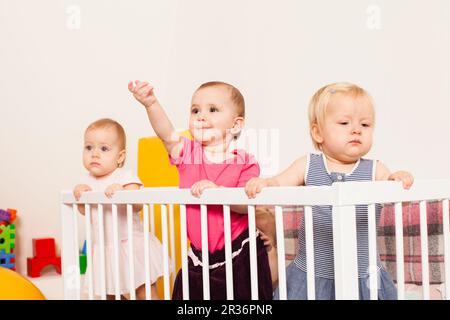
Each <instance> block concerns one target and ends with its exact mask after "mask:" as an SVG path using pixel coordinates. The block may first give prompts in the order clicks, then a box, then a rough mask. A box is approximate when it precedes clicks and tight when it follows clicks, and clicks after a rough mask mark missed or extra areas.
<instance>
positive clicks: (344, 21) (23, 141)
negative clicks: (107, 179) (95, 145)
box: [0, 0, 450, 274]
mask: <svg viewBox="0 0 450 320" xmlns="http://www.w3.org/2000/svg"><path fill="white" fill-rule="evenodd" d="M76 10H80V16H79V17H80V19H79V20H78V17H77V15H76ZM377 10H379V11H377ZM378 14H379V15H378ZM78 22H79V23H80V24H79V25H77V23H78ZM78 27H79V28H78ZM448 57H450V2H449V1H448V0H430V1H423V0H396V1H388V0H378V1H376V0H341V1H332V0H329V1H326V0H320V1H299V0H291V1H288V0H283V1H276V2H274V1H262V0H246V1H238V0H228V1H211V0H189V1H182V0H178V1H176V0H170V1H168V0H160V1H156V0H154V1H144V0H141V1H125V0H123V1H107V0H103V1H100V0H95V1H92V0H91V1H88V0H70V1H69V0H66V1H56V0H54V1H31V0H29V1H25V0H0V132H1V134H0V157H1V160H0V208H7V207H13V208H17V209H18V210H19V217H20V218H19V222H18V226H17V228H18V229H17V233H18V235H17V241H18V243H17V251H16V252H17V254H18V270H19V271H20V272H22V273H24V274H25V273H26V265H25V261H26V257H27V256H31V254H32V251H31V239H32V238H35V237H47V236H54V237H57V238H58V239H57V242H58V243H59V242H60V241H59V237H60V227H59V223H60V221H59V216H58V214H59V207H58V199H59V192H60V191H61V190H62V189H70V188H71V187H72V186H73V185H74V184H75V183H76V182H77V179H78V177H79V175H80V174H81V173H82V172H83V167H82V164H81V151H82V135H83V131H84V128H85V127H86V126H87V125H88V123H90V122H91V121H93V120H95V119H97V118H100V117H112V118H115V119H117V120H118V121H120V122H121V123H122V124H123V125H124V127H125V129H126V131H127V134H128V152H129V153H128V165H129V166H132V167H134V168H135V167H136V159H137V154H136V152H137V140H138V139H139V137H142V136H148V135H152V134H153V131H152V129H151V128H150V126H149V125H148V122H147V119H146V116H145V112H144V110H143V108H142V107H140V106H139V105H138V104H137V103H136V102H135V101H134V100H133V98H132V97H131V96H130V94H129V93H128V91H127V82H128V81H129V80H131V79H147V80H150V81H151V82H152V83H153V84H154V85H155V87H156V92H157V94H158V95H159V97H160V100H161V102H162V103H163V105H165V106H166V108H167V112H168V114H169V116H170V117H171V118H172V120H173V122H174V125H175V126H176V127H177V128H184V127H186V125H187V118H188V107H189V101H190V97H191V94H192V92H193V91H194V89H195V88H196V87H197V86H198V85H199V84H201V83H202V82H205V81H209V80H222V81H227V82H230V83H232V84H234V85H236V86H237V87H238V88H240V89H241V90H242V92H243V94H244V96H245V98H246V102H247V127H248V128H253V129H270V128H271V129H275V130H278V133H279V138H280V139H279V146H278V147H279V154H277V157H276V159H274V161H275V160H276V161H279V169H282V168H284V167H286V166H287V165H288V164H289V163H290V162H291V161H293V160H294V159H295V158H296V157H298V156H300V155H302V154H304V153H306V152H309V151H312V147H311V143H310V140H309V135H308V129H307V118H306V108H307V104H308V100H309V98H310V97H311V95H312V94H313V93H314V91H315V90H317V89H318V88H319V87H321V86H323V85H325V84H327V83H330V82H335V81H350V82H354V83H357V84H359V85H361V86H362V87H364V88H366V89H367V90H368V91H369V92H370V93H371V94H372V95H373V97H374V99H375V101H376V103H377V121H378V123H377V129H376V137H375V145H374V147H373V149H372V152H371V153H370V154H369V156H370V157H374V158H378V159H381V160H383V161H384V162H385V163H386V164H387V165H388V166H389V167H390V168H391V169H393V170H397V169H406V170H410V171H412V172H414V173H415V175H416V177H417V178H418V179H420V178H450V169H449V166H448V162H449V159H450V143H449V139H450V126H449V125H448V123H449V119H450V72H449V71H450V60H449V58H448Z"/></svg>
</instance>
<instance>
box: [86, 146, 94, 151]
mask: <svg viewBox="0 0 450 320" xmlns="http://www.w3.org/2000/svg"><path fill="white" fill-rule="evenodd" d="M84 149H86V150H87V151H91V150H92V146H84Z"/></svg>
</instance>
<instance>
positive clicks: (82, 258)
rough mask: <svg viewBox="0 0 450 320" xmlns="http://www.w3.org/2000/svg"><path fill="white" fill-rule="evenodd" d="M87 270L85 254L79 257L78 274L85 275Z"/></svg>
mask: <svg viewBox="0 0 450 320" xmlns="http://www.w3.org/2000/svg"><path fill="white" fill-rule="evenodd" d="M86 268H87V257H86V255H85V254H81V255H80V274H85V273H86Z"/></svg>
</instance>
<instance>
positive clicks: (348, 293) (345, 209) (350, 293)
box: [332, 183, 359, 300]
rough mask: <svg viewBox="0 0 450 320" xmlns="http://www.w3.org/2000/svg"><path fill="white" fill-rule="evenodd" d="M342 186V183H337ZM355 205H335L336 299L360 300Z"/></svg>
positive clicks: (337, 185) (338, 186) (337, 186)
mask: <svg viewBox="0 0 450 320" xmlns="http://www.w3.org/2000/svg"><path fill="white" fill-rule="evenodd" d="M335 185H336V188H340V185H342V183H338V184H335ZM355 211H356V208H355V206H338V205H335V206H333V213H332V214H333V247H334V275H335V290H336V299H337V300H342V299H351V300H358V298H359V291H358V255H357V241H356V220H355V216H356V215H355Z"/></svg>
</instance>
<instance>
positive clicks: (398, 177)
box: [388, 171, 414, 189]
mask: <svg viewBox="0 0 450 320" xmlns="http://www.w3.org/2000/svg"><path fill="white" fill-rule="evenodd" d="M388 180H393V181H401V182H402V184H403V188H404V189H409V188H411V186H412V184H413V182H414V177H413V176H412V174H411V173H409V172H407V171H397V172H394V173H392V174H391V175H390V176H389V178H388Z"/></svg>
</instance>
